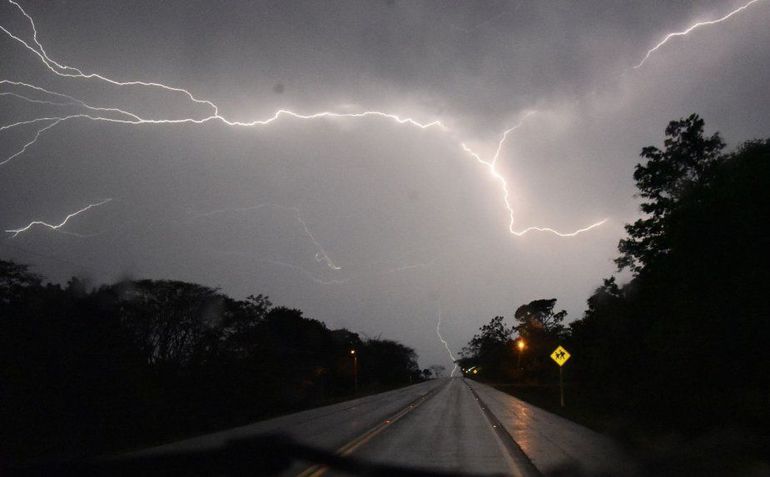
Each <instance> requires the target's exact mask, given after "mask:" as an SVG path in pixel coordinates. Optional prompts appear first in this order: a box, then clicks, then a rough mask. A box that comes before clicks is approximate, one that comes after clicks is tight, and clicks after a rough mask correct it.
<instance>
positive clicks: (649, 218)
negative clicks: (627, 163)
mask: <svg viewBox="0 0 770 477" xmlns="http://www.w3.org/2000/svg"><path fill="white" fill-rule="evenodd" d="M703 125H704V122H703V119H701V118H700V117H699V116H698V115H697V114H692V115H690V116H689V117H687V118H686V119H680V120H678V121H671V122H670V123H669V125H668V127H667V128H666V139H665V140H664V142H663V144H664V149H663V150H661V149H658V148H657V147H655V146H648V147H645V148H643V149H642V152H641V154H640V156H641V157H642V158H644V159H646V160H647V161H646V162H645V163H640V164H637V165H636V169H635V170H634V180H635V181H636V186H637V188H638V189H639V195H640V196H641V197H643V198H644V199H646V201H645V202H642V204H641V209H642V212H644V213H645V214H646V217H645V218H641V219H639V220H637V221H636V222H634V223H633V224H628V225H626V227H625V228H626V232H628V238H625V239H622V240H621V241H620V244H619V245H618V249H619V250H620V254H621V255H620V257H618V258H617V259H616V260H615V263H617V265H618V268H619V269H624V268H629V269H631V270H632V271H633V272H635V273H638V272H640V271H641V270H642V269H643V268H644V266H645V265H648V264H650V263H651V262H653V261H654V260H655V259H656V258H658V257H661V256H664V255H666V254H668V253H669V252H670V249H671V243H670V241H669V236H668V234H667V233H666V232H667V227H666V219H667V218H668V217H669V215H670V214H671V212H672V211H673V210H674V209H675V208H676V207H677V204H678V203H679V201H680V200H681V199H682V198H684V197H685V196H686V195H688V193H690V191H691V190H692V187H693V186H694V185H696V184H699V183H703V182H704V181H708V180H709V178H710V177H711V175H712V171H713V169H714V166H715V165H716V164H718V162H719V159H720V157H721V154H722V149H723V148H724V146H725V144H724V142H722V138H721V137H720V136H719V133H714V134H713V135H711V136H710V137H705V136H704V135H703Z"/></svg>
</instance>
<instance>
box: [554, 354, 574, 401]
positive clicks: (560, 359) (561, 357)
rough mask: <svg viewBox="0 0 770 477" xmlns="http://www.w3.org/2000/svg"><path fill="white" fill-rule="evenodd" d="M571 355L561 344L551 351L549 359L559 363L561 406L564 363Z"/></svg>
mask: <svg viewBox="0 0 770 477" xmlns="http://www.w3.org/2000/svg"><path fill="white" fill-rule="evenodd" d="M570 356H572V355H571V354H569V352H568V351H567V350H566V349H564V348H563V347H562V346H559V347H557V348H556V349H555V350H553V353H551V359H552V360H554V361H555V362H556V364H558V365H559V396H560V398H561V407H564V368H563V366H564V363H566V362H567V360H568V359H569V358H570Z"/></svg>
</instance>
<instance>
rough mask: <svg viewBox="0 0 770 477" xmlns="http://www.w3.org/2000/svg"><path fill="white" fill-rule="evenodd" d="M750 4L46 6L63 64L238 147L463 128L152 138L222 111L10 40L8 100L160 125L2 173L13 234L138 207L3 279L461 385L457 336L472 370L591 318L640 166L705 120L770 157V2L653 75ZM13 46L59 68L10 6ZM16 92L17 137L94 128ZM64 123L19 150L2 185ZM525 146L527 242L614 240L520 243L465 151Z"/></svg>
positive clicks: (0, 214) (522, 182) (79, 229)
mask: <svg viewBox="0 0 770 477" xmlns="http://www.w3.org/2000/svg"><path fill="white" fill-rule="evenodd" d="M745 3H746V1H744V0H740V1H733V0H719V1H693V2H688V1H677V2H668V1H645V2H625V1H613V2H610V1H591V2H589V1H585V2H574V1H558V2H557V1H519V2H517V1H504V0H495V1H474V2H437V1H436V2H411V1H409V2H407V1H401V0H394V1H383V2H360V1H350V2H283V1H276V2H251V1H248V2H246V1H232V2H230V1H187V0H185V1H168V2H151V1H136V2H107V1H104V2H81V1H71V0H69V1H47V2H31V1H21V0H20V1H19V5H21V6H22V7H23V9H24V10H25V11H26V12H27V13H28V14H29V15H30V16H31V17H32V18H33V19H34V21H35V24H36V27H37V31H38V41H40V43H41V44H42V45H43V47H44V48H45V53H46V54H47V56H48V57H49V58H51V59H53V60H55V61H57V62H59V63H60V64H61V65H68V66H71V67H77V68H79V69H80V70H81V71H82V72H83V73H85V74H88V73H99V74H101V75H103V76H105V77H108V78H110V79H113V80H116V81H121V82H122V81H134V80H139V81H144V82H155V83H162V84H164V85H168V86H172V87H174V88H180V89H184V90H186V91H188V92H190V93H191V94H192V95H193V96H194V97H195V98H198V99H205V100H207V101H210V102H212V103H214V104H216V106H217V107H218V108H219V109H218V112H219V114H220V115H221V116H222V117H223V118H226V120H227V121H230V122H237V121H241V122H250V121H254V120H265V119H268V118H270V117H272V116H273V115H274V114H275V112H276V111H278V110H281V109H286V110H291V111H294V112H296V113H299V114H303V115H309V114H314V113H318V112H322V111H330V112H335V113H342V114H346V113H360V112H363V111H381V112H384V113H388V114H393V115H398V116H399V117H401V118H412V119H413V120H415V121H417V122H419V123H421V124H427V123H430V122H432V121H436V120H439V121H441V123H442V124H443V125H444V128H441V127H429V128H421V127H417V126H415V125H414V124H410V123H405V124H400V123H398V122H396V121H394V120H393V119H392V118H387V117H381V116H367V117H363V118H361V117H358V118H352V117H337V118H329V117H327V118H319V119H311V120H308V119H298V118H292V117H289V116H286V115H284V116H281V117H279V118H278V119H277V120H275V121H273V122H271V123H270V124H267V125H264V126H253V127H244V126H230V125H228V124H226V123H224V122H223V121H219V120H213V121H207V122H204V123H203V124H194V123H189V122H188V123H175V124H168V123H166V124H150V123H147V122H146V121H145V120H148V119H150V120H155V119H161V120H168V119H171V120H178V119H184V118H197V119H200V118H206V117H208V116H210V115H211V114H212V111H211V108H210V107H209V106H208V105H206V104H201V103H195V102H192V101H190V99H189V98H188V97H187V96H186V95H185V94H183V93H181V92H179V91H170V90H168V89H163V88H159V87H153V86H140V85H126V86H119V85H115V84H111V83H109V82H106V81H103V80H99V79H98V78H92V79H87V78H82V77H80V78H77V77H63V76H62V75H56V74H54V73H53V72H52V71H51V70H50V69H48V68H47V67H46V66H45V64H44V63H43V62H42V61H41V58H40V57H39V56H36V55H35V53H33V52H32V51H30V50H29V49H27V48H25V47H24V45H22V44H21V43H20V42H18V41H16V40H14V39H12V38H11V37H9V35H8V34H6V33H4V32H0V33H2V34H1V35H0V79H2V80H10V81H15V82H23V83H26V84H28V85H34V86H37V87H40V88H45V89H46V90H48V91H55V92H58V93H62V94H66V95H68V96H71V97H72V98H77V99H78V100H81V101H84V102H85V103H87V104H89V105H91V106H93V107H102V108H119V109H121V110H122V111H126V112H130V113H131V114H133V115H135V116H136V117H139V118H142V120H143V121H142V123H141V124H136V123H135V122H132V121H128V122H126V123H116V122H114V121H101V120H93V119H88V118H72V119H68V120H66V121H62V122H61V123H57V124H56V125H55V126H53V127H51V128H50V129H48V130H45V131H43V132H42V133H41V134H40V137H39V138H38V140H37V141H36V142H34V144H32V145H30V146H29V147H28V148H27V149H26V150H25V151H24V153H23V154H19V155H17V156H16V157H13V158H12V159H11V160H10V161H7V162H5V163H4V164H3V165H2V166H0V204H2V206H0V227H2V230H14V229H18V228H22V227H24V226H26V225H27V224H29V223H30V222H32V221H35V220H40V221H45V222H48V223H50V224H58V223H60V222H61V221H62V220H64V219H65V218H66V216H67V215H68V214H70V213H72V212H75V211H77V210H80V209H82V208H83V207H85V206H87V205H88V204H93V203H97V202H100V201H104V200H105V199H112V200H111V201H109V202H106V203H104V204H102V205H99V206H97V207H93V208H91V209H89V210H87V211H85V212H83V213H82V214H80V215H77V216H75V217H73V218H71V219H70V220H69V221H68V222H67V223H66V224H65V225H64V226H62V227H61V228H60V229H58V230H52V229H50V228H47V227H45V226H42V225H37V226H33V227H31V228H30V229H28V230H26V231H24V232H22V233H19V234H18V235H15V234H13V233H9V232H4V233H3V234H4V237H3V238H2V239H0V257H2V258H6V259H9V258H10V259H14V260H18V261H21V262H26V263H31V264H33V265H34V270H35V271H38V272H40V273H42V274H45V275H46V276H48V277H49V278H50V279H52V280H54V281H64V280H66V279H67V278H68V277H69V276H72V275H78V276H82V277H88V278H89V279H90V280H91V281H92V283H93V284H95V285H96V284H99V283H103V282H108V281H113V280H116V279H119V278H125V277H133V278H169V279H179V280H188V281H194V282H198V283H203V284H205V285H209V286H213V287H221V289H222V290H223V291H224V292H226V293H228V294H230V295H231V296H234V297H236V298H242V297H245V296H246V295H249V294H257V293H262V294H266V295H268V296H269V297H270V298H271V299H272V301H273V302H274V303H276V304H282V305H287V306H292V307H298V308H301V309H302V310H304V311H305V312H306V314H307V315H309V316H311V317H314V318H317V319H320V320H322V321H324V322H326V323H327V324H328V325H329V326H330V327H348V328H350V329H353V330H355V331H359V332H362V333H364V334H365V335H367V336H370V337H376V336H382V337H384V338H393V339H397V340H399V341H402V342H404V343H405V344H407V345H410V346H412V347H414V348H415V349H416V350H417V351H418V353H419V355H420V361H421V364H422V365H423V366H428V365H430V364H435V363H438V364H443V365H446V366H448V367H450V363H451V361H450V360H449V357H448V356H447V353H446V350H445V349H444V346H443V345H442V343H441V342H440V341H439V339H438V337H437V335H436V324H437V319H438V316H439V313H441V316H442V318H443V320H442V323H441V331H442V334H443V336H444V337H445V339H446V341H447V342H448V344H449V346H450V347H451V349H452V351H453V352H455V353H457V352H458V351H459V350H460V349H461V347H462V346H463V345H464V344H465V343H466V342H467V341H468V339H469V338H470V337H471V336H472V334H473V333H474V332H475V331H476V330H477V329H478V327H479V326H480V325H482V324H483V323H485V322H487V321H489V319H490V318H491V317H493V316H495V315H499V314H502V315H505V316H506V317H508V318H509V322H510V319H511V318H512V315H513V311H514V310H515V308H516V307H517V306H519V305H521V304H523V303H526V302H528V301H531V300H533V299H538V298H550V297H556V298H558V299H559V303H558V306H559V307H563V308H566V309H567V310H568V312H569V320H572V319H576V318H579V317H580V316H581V314H582V311H583V310H584V308H585V300H586V298H587V297H588V296H589V294H590V293H591V291H592V290H593V289H594V288H596V287H597V286H598V285H599V284H600V283H601V279H602V278H603V277H608V276H610V275H611V274H613V273H614V272H615V266H614V264H613V262H612V259H613V258H614V257H615V256H616V255H617V251H616V245H617V241H618V239H619V238H620V237H621V236H622V234H623V224H624V223H627V222H630V221H633V220H634V219H635V218H636V217H638V214H639V212H638V199H637V198H635V197H634V193H635V188H634V184H633V180H632V173H633V167H634V165H635V164H636V163H637V162H638V161H639V157H638V153H639V151H640V149H641V148H642V147H643V146H646V145H650V144H656V145H659V144H660V143H661V141H662V136H663V129H664V128H665V125H666V124H667V122H668V121H669V120H672V119H677V118H680V117H683V116H687V115H689V114H690V113H693V112H696V113H699V114H701V116H703V117H704V119H705V120H706V126H707V129H708V132H709V133H710V132H713V131H717V130H718V131H720V132H721V133H722V134H723V137H724V138H725V139H726V141H727V142H728V144H729V147H734V146H736V145H737V144H739V143H740V142H742V141H744V140H746V139H749V138H754V137H766V136H768V131H770V95H769V94H768V93H767V85H768V84H770V48H768V45H770V29H768V28H767V24H768V23H770V1H765V0H759V1H757V2H755V3H754V4H752V5H751V6H750V7H748V8H746V9H745V10H744V11H742V12H740V13H738V14H736V15H734V16H733V17H731V18H729V19H728V20H725V21H724V22H722V23H719V24H716V25H710V26H703V27H702V28H698V29H696V30H693V31H692V32H690V33H689V34H688V35H687V36H684V37H675V38H672V39H671V40H670V41H669V42H668V43H666V44H665V45H663V46H662V47H661V48H660V49H658V50H657V51H656V52H655V53H653V54H652V55H651V56H650V58H649V59H648V60H647V61H646V62H645V63H644V64H643V65H642V67H640V68H638V69H634V68H633V66H634V65H636V64H638V63H639V62H640V61H641V60H642V58H644V56H645V54H646V53H647V51H648V50H650V49H651V48H652V47H654V46H655V45H656V44H657V43H658V42H659V41H660V40H662V39H663V38H664V37H665V36H666V34H668V33H670V32H676V31H682V30H685V29H687V28H688V27H689V26H691V25H693V24H694V23H696V22H699V21H708V20H713V19H717V18H720V17H722V16H724V15H726V14H727V13H729V12H730V11H732V10H734V9H736V8H738V7H740V6H741V5H744V4H745ZM0 25H2V26H3V27H4V28H5V29H6V30H8V32H10V33H11V34H13V35H16V36H18V37H19V38H20V39H22V40H24V41H26V42H28V44H29V45H31V46H32V47H34V46H35V43H34V39H33V32H32V28H31V26H30V24H29V22H28V20H27V19H26V18H25V17H24V15H23V14H22V13H21V11H20V10H19V9H18V8H16V7H15V6H14V5H13V4H11V3H7V0H3V2H2V5H1V6H0ZM54 68H56V67H54ZM58 71H60V72H65V73H73V71H74V70H66V69H59V70H58ZM0 93H14V94H3V95H0V121H1V125H2V126H6V125H9V124H13V123H16V122H19V121H29V120H34V119H36V118H42V117H65V116H69V115H73V114H80V113H83V112H84V111H86V110H85V109H84V107H83V106H82V105H81V104H72V101H70V100H68V99H67V100H65V99H63V97H57V96H52V95H50V94H48V93H45V92H42V91H40V90H34V89H31V88H29V87H27V86H23V85H18V84H16V85H15V84H11V83H3V84H0ZM17 95H18V96H17ZM19 96H23V97H24V98H27V99H23V98H20V97H19ZM30 99H32V100H37V101H48V103H41V102H33V101H29V100H30ZM50 103H69V104H50ZM89 114H91V115H92V116H99V117H105V118H112V119H114V118H126V117H127V116H125V115H123V113H116V112H114V111H112V112H110V111H101V112H99V113H98V114H97V113H95V112H94V111H93V110H90V112H89ZM52 122H53V121H52V120H51V121H48V122H45V121H42V122H34V123H30V124H27V125H22V126H17V127H13V128H8V129H5V130H3V131H1V132H0V162H3V161H5V160H6V159H8V158H10V157H11V156H13V155H14V154H16V153H17V152H18V151H19V150H20V149H22V148H23V147H24V145H25V144H26V143H28V142H31V141H33V139H34V138H35V135H36V134H37V132H38V131H39V130H40V129H41V128H43V127H45V126H47V125H49V124H51V123H52ZM518 123H521V126H520V127H519V128H517V129H515V130H514V131H512V132H511V133H510V134H509V135H508V137H507V139H506V141H505V143H504V145H503V148H502V151H501V153H500V155H499V159H498V162H497V164H496V167H497V170H498V171H499V174H500V176H501V177H502V179H504V180H505V182H506V183H507V186H508V189H509V191H510V197H509V202H510V204H511V205H512V208H513V210H514V230H517V231H520V230H523V229H526V228H527V227H531V226H539V227H550V228H553V229H557V230H559V231H564V232H570V231H574V230H576V229H580V228H582V227H585V226H587V225H590V224H592V223H595V222H597V221H599V220H602V219H605V218H606V219H608V221H607V222H606V223H604V224H603V225H601V226H600V227H597V228H594V229H592V230H589V231H587V232H584V233H582V234H580V235H577V236H574V237H566V238H565V237H558V236H556V235H554V234H552V233H548V232H540V231H531V232H529V233H527V234H525V235H523V236H517V235H513V234H511V233H510V232H509V212H508V210H507V209H506V206H505V201H504V197H503V192H504V191H503V189H502V187H501V186H502V182H501V180H500V178H495V177H494V176H493V175H492V174H491V173H490V170H489V168H488V167H487V166H485V165H484V164H480V163H479V162H478V161H477V160H476V159H475V158H474V157H472V156H471V155H469V154H468V153H467V152H466V151H464V150H463V148H462V147H461V143H464V144H465V145H466V147H467V148H469V149H470V150H472V151H474V152H475V153H477V154H478V155H479V157H480V158H482V160H485V161H489V160H491V158H492V157H493V156H494V154H495V151H496V148H497V145H498V141H499V140H500V138H501V135H502V133H503V132H504V131H505V130H506V129H508V128H511V127H512V126H514V125H516V124H518ZM14 235H15V236H14Z"/></svg>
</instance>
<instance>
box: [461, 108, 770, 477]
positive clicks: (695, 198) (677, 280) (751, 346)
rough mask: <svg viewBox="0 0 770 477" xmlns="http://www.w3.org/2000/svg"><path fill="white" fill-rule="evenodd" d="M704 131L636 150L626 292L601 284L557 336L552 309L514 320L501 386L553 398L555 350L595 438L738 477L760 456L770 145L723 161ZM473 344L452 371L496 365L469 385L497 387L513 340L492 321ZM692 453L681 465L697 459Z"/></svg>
mask: <svg viewBox="0 0 770 477" xmlns="http://www.w3.org/2000/svg"><path fill="white" fill-rule="evenodd" d="M703 128H704V122H703V120H702V119H701V118H700V117H698V116H697V115H692V116H690V117H688V118H684V119H680V120H678V121H672V122H671V123H670V124H669V126H668V127H667V128H666V131H665V134H666V138H665V141H664V148H663V149H662V150H661V149H658V148H656V147H654V146H650V147H646V148H644V149H643V150H642V153H641V156H642V158H643V159H644V160H645V161H644V162H643V163H641V164H639V165H637V167H636V170H635V172H634V179H635V180H636V184H637V187H638V189H639V191H640V196H641V197H642V198H643V199H644V202H643V203H642V207H641V208H642V212H643V213H644V216H643V218H641V219H639V220H637V221H636V222H635V223H633V224H630V225H627V226H626V231H627V233H628V235H627V237H626V238H624V239H623V240H621V241H620V243H619V247H618V248H619V251H620V257H619V258H618V259H617V260H616V262H617V264H618V267H619V268H620V269H624V268H629V269H630V270H631V271H632V272H633V278H632V279H631V280H630V282H629V283H627V284H625V285H623V286H619V285H618V284H617V283H616V281H615V278H610V279H606V280H604V283H603V284H602V286H600V287H599V288H597V289H596V291H595V292H594V293H593V295H592V296H591V297H590V298H589V299H588V309H587V310H586V312H585V315H584V317H583V318H582V319H580V320H577V321H575V322H573V323H571V324H570V325H569V328H568V329H564V328H563V327H562V326H561V319H562V318H563V316H561V315H560V314H559V313H554V312H553V306H554V302H555V300H536V301H534V302H532V303H529V304H528V305H524V306H522V307H520V308H519V309H518V310H517V311H516V314H515V318H516V319H517V320H518V322H519V323H520V324H519V325H517V326H516V327H515V330H516V331H517V332H518V334H519V336H520V338H517V339H524V340H526V342H527V347H526V348H525V350H524V352H523V355H522V359H521V362H522V364H521V370H520V373H519V374H518V375H516V374H515V373H514V374H513V375H510V376H509V377H513V378H514V379H512V380H509V381H508V382H509V383H513V384H512V386H520V387H521V386H530V387H531V386H533V385H544V386H541V387H543V388H545V387H547V386H549V385H553V383H554V382H555V377H556V376H557V373H555V370H556V369H557V368H556V366H555V365H554V364H553V363H548V358H547V356H548V354H549V353H550V352H551V350H552V349H553V347H555V345H556V344H558V343H560V342H561V343H563V344H564V345H565V347H566V348H567V349H568V350H569V351H570V352H571V354H572V358H571V360H570V361H569V362H568V363H567V364H566V365H565V377H566V379H567V381H568V385H569V386H572V388H574V389H579V390H580V395H581V396H582V400H583V401H584V402H585V403H592V404H591V406H586V409H588V408H592V410H591V409H589V411H588V412H590V413H591V414H592V415H593V417H598V416H600V415H601V416H602V417H603V418H605V417H606V418H607V419H605V425H603V426H600V427H603V428H604V429H605V430H610V431H617V432H619V433H620V434H622V435H624V436H625V437H628V438H629V439H631V440H632V441H636V442H637V443H639V442H640V441H646V442H645V443H644V445H643V446H646V447H647V448H648V450H649V448H652V447H657V448H658V449H659V448H660V446H661V445H663V444H661V442H672V443H677V444H672V446H675V447H676V448H677V449H679V450H680V451H681V449H682V448H683V447H682V446H683V445H684V444H682V443H683V442H711V441H713V442H718V443H719V445H718V446H717V448H718V450H715V452H714V453H713V455H711V458H710V459H708V460H707V461H708V462H709V465H711V464H715V461H718V460H720V457H718V456H725V455H727V454H730V457H729V458H728V459H727V460H730V459H732V461H731V462H733V463H736V464H735V465H737V467H735V468H734V469H733V470H735V469H740V470H738V471H737V473H742V472H745V471H747V469H746V468H744V467H741V465H743V464H741V463H740V462H741V461H740V459H741V458H740V457H735V456H745V455H750V454H754V455H755V456H762V455H764V456H766V455H770V454H769V453H770V435H769V434H768V429H770V392H768V390H770V370H769V369H768V362H769V361H768V359H767V356H768V349H770V305H769V304H768V303H769V302H768V297H770V234H769V233H768V232H767V224H768V223H770V139H768V140H755V141H749V142H747V143H745V144H743V145H742V146H740V147H738V148H737V150H735V151H734V152H732V153H729V154H727V153H723V152H722V150H723V148H724V143H723V142H722V139H721V138H720V136H719V134H713V135H712V136H710V137H706V136H704V133H703ZM501 327H502V328H501ZM494 330H504V331H505V332H503V333H494V332H492V331H494ZM481 331H482V332H481V334H480V335H476V336H474V338H473V340H471V344H470V345H469V346H468V347H467V348H466V355H465V360H464V361H463V364H464V365H465V366H470V365H473V364H479V363H483V362H488V361H490V360H497V362H496V363H495V364H494V365H493V366H494V369H489V370H482V372H481V373H479V376H478V377H481V378H486V379H496V378H497V377H499V376H501V375H502V374H501V373H500V370H501V369H503V368H505V367H506V366H508V367H510V366H514V364H515V363H516V360H517V358H518V357H517V356H516V354H514V353H510V352H509V353H507V354H506V353H503V352H502V351H500V350H502V349H503V347H504V343H505V342H506V341H507V340H509V338H510V336H509V334H507V333H509V330H505V328H504V326H503V325H502V318H496V319H495V320H493V323H490V325H486V326H485V327H484V328H482V330H481ZM489 342H492V343H494V345H490V344H488V343H489ZM513 344H514V345H515V342H514V343H513ZM493 349H494V350H497V351H495V352H494V353H491V352H489V351H487V350H493ZM495 353H496V354H495ZM538 360H539V361H540V362H545V363H546V364H548V365H549V366H547V367H546V368H540V369H538V368H537V367H536V366H535V364H536V363H537V362H538ZM487 366H490V365H489V364H487ZM549 369H550V370H551V371H552V372H550V374H549ZM487 371H494V373H488V372H487ZM533 389H534V388H533ZM568 400H569V399H568ZM594 422H596V420H595V419H594ZM662 436H665V439H663V440H661V439H660V438H661V437H662ZM715 436H717V437H715ZM671 439H674V440H671ZM696 447H697V450H696V451H694V454H693V456H697V457H692V459H693V461H692V462H690V464H692V463H693V462H695V461H697V460H699V459H700V460H702V459H703V458H704V455H705V454H704V453H703V452H702V451H703V449H704V447H702V446H701V444H696ZM673 452H676V451H673ZM681 452H684V451H681ZM709 453H710V452H709ZM690 464H688V465H690Z"/></svg>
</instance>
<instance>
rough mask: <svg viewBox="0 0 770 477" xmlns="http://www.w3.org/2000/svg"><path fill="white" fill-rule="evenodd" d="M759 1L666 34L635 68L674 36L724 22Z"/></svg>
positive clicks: (753, 1)
mask: <svg viewBox="0 0 770 477" xmlns="http://www.w3.org/2000/svg"><path fill="white" fill-rule="evenodd" d="M759 1H760V0H751V1H750V2H748V3H747V4H745V5H743V6H741V7H738V8H736V9H735V10H733V11H731V12H730V13H728V14H727V15H725V16H723V17H722V18H717V19H716V20H709V21H705V22H697V23H695V24H693V25H692V26H690V27H688V28H687V29H685V30H682V31H677V32H673V33H669V34H668V35H666V36H664V37H663V39H662V40H660V41H659V42H658V44H657V45H655V46H654V47H652V48H651V49H650V50H649V51H647V54H646V55H644V58H642V61H640V62H639V64H638V65H636V66H634V67H633V68H634V69H639V68H641V67H642V65H643V64H644V63H645V62H646V61H647V60H648V59H649V58H650V56H652V54H653V53H655V52H656V51H658V50H659V49H660V48H661V47H662V46H663V45H665V44H666V43H668V41H669V40H671V39H672V38H676V37H679V36H686V35H687V34H689V33H690V32H691V31H693V30H695V29H697V28H700V27H703V26H709V25H715V24H717V23H722V22H723V21H725V20H728V19H729V18H730V17H732V16H733V15H737V14H738V13H740V12H742V11H744V10H746V9H747V8H749V7H750V6H751V5H753V4H755V3H757V2H759Z"/></svg>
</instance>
